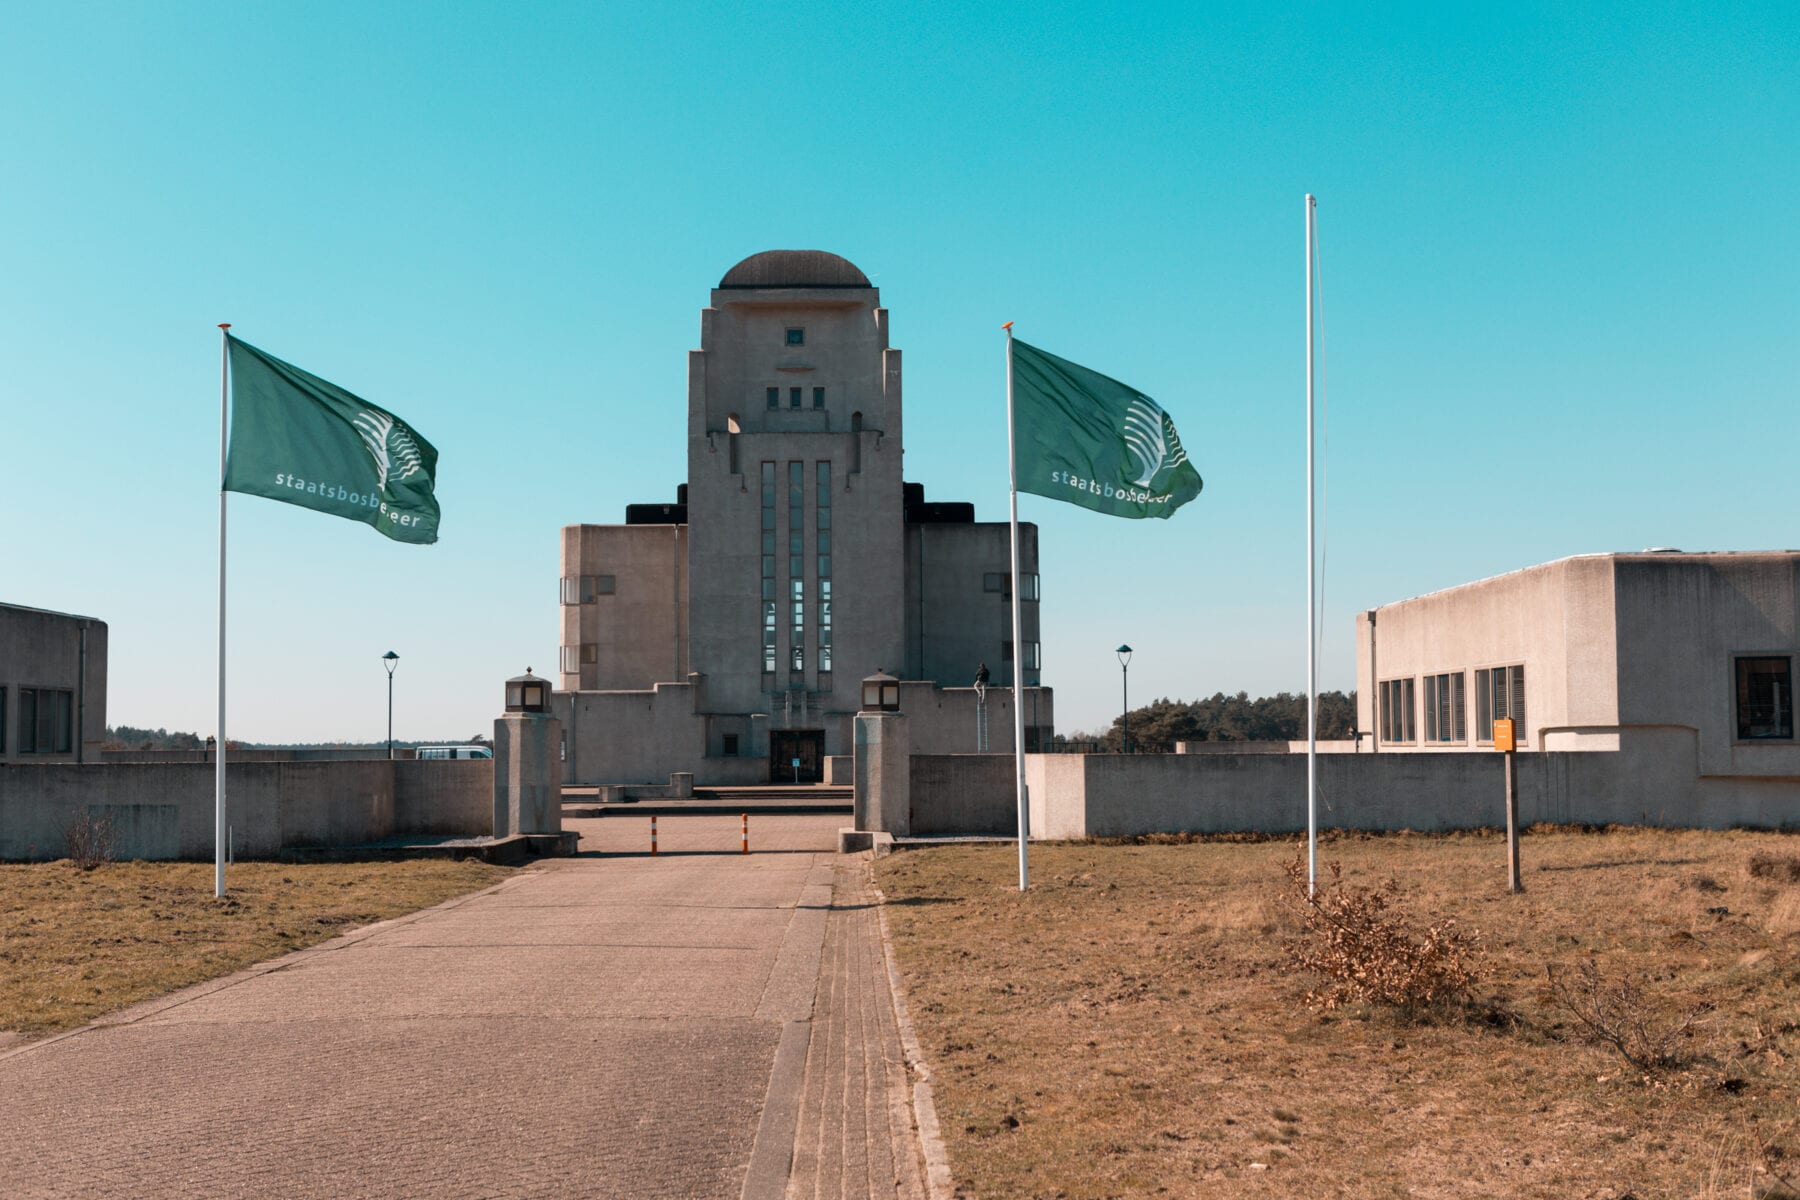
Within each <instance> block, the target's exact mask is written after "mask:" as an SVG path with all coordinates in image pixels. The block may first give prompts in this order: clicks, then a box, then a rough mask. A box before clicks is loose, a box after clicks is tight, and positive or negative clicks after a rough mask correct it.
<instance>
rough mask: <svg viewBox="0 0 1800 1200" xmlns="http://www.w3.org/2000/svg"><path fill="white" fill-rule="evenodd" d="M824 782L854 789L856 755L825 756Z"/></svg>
mask: <svg viewBox="0 0 1800 1200" xmlns="http://www.w3.org/2000/svg"><path fill="white" fill-rule="evenodd" d="M825 782H826V783H829V784H833V785H835V786H837V787H855V786H856V755H854V754H831V755H827V756H826V758H825Z"/></svg>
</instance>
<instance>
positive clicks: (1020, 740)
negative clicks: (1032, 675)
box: [1001, 321, 1031, 892]
mask: <svg viewBox="0 0 1800 1200" xmlns="http://www.w3.org/2000/svg"><path fill="white" fill-rule="evenodd" d="M1012 327H1013V323H1012V322H1011V321H1008V322H1007V323H1006V324H1005V325H1003V326H1001V328H1003V329H1005V330H1006V479H1007V494H1008V496H1009V497H1010V499H1011V503H1012V634H1013V637H1012V641H1013V694H1012V707H1013V762H1014V763H1015V764H1016V765H1017V774H1018V780H1017V788H1018V800H1019V890H1020V891H1021V892H1022V891H1024V890H1025V889H1026V888H1027V887H1028V886H1030V883H1031V868H1030V864H1029V863H1028V862H1027V861H1026V854H1025V843H1026V841H1027V840H1028V839H1029V838H1030V836H1031V824H1030V822H1031V806H1030V804H1029V803H1028V800H1027V793H1026V788H1025V626H1024V625H1023V624H1021V622H1020V620H1019V592H1020V591H1021V590H1022V587H1021V583H1022V578H1023V577H1022V576H1020V574H1019V460H1018V456H1017V453H1016V451H1015V450H1014V447H1013V355H1012V343H1013V331H1012Z"/></svg>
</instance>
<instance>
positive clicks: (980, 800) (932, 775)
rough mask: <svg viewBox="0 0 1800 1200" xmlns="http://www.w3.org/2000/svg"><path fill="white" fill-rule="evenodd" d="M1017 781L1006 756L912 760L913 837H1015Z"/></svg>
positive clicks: (926, 756) (930, 756)
mask: <svg viewBox="0 0 1800 1200" xmlns="http://www.w3.org/2000/svg"><path fill="white" fill-rule="evenodd" d="M1017 787H1018V781H1017V778H1016V776H1015V774H1014V769H1013V756H1012V755H1010V754H915V755H913V756H912V796H911V802H912V834H913V836H914V837H950V836H955V835H959V834H980V833H992V834H1002V835H1005V836H1007V837H1012V836H1014V835H1016V834H1017V833H1018V829H1019V815H1018V800H1017V795H1016V790H1017Z"/></svg>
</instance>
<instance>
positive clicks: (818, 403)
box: [813, 388, 825, 408]
mask: <svg viewBox="0 0 1800 1200" xmlns="http://www.w3.org/2000/svg"><path fill="white" fill-rule="evenodd" d="M813 407H814V408H824V407H825V389H824V388H814V389H813Z"/></svg>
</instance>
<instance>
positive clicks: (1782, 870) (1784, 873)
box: [1750, 852, 1800, 883]
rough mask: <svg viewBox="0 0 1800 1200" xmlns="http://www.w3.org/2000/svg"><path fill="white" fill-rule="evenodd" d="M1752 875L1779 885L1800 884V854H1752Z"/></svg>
mask: <svg viewBox="0 0 1800 1200" xmlns="http://www.w3.org/2000/svg"><path fill="white" fill-rule="evenodd" d="M1750 874H1751V875H1753V876H1755V877H1756V878H1758V879H1773V880H1775V881H1776V882H1777V883H1800V854H1768V853H1761V852H1759V853H1756V854H1752V855H1751V856H1750Z"/></svg>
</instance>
